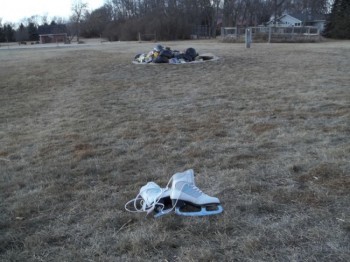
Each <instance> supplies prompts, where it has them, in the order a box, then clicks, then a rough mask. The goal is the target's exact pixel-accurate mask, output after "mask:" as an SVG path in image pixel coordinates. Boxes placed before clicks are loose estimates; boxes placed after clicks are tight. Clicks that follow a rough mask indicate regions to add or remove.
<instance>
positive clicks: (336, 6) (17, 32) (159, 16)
mask: <svg viewBox="0 0 350 262" xmlns="http://www.w3.org/2000/svg"><path fill="white" fill-rule="evenodd" d="M87 7H88V6H87V4H86V3H84V2H83V0H76V1H75V2H74V3H73V5H72V16H71V17H70V19H69V20H68V21H64V20H62V19H58V18H56V21H55V20H53V21H52V22H51V24H52V23H56V24H62V23H63V24H65V25H66V26H67V29H68V31H69V32H68V33H70V34H71V35H76V36H77V37H78V40H79V36H83V37H87V38H90V37H103V38H108V39H109V40H111V41H115V40H137V39H138V36H139V33H140V34H142V35H156V37H157V40H177V39H188V38H190V36H191V34H193V31H194V29H195V28H198V27H202V28H206V30H207V33H208V35H209V36H212V37H215V36H216V35H217V34H218V33H219V29H220V27H221V26H225V27H231V26H242V27H246V26H258V25H263V24H264V23H266V22H268V21H269V20H270V19H271V18H272V19H275V21H276V19H277V18H278V17H279V16H280V15H282V14H283V13H285V12H286V13H290V14H293V13H304V14H305V13H307V14H308V15H309V16H311V17H312V16H315V15H320V14H321V15H326V16H327V24H326V30H325V32H324V33H325V36H327V37H333V38H350V26H349V24H350V11H349V9H350V1H349V0H191V1H189V0H106V1H105V4H104V5H103V6H101V7H100V8H97V9H95V10H93V11H88V9H87ZM42 22H43V23H42V25H48V24H49V23H48V22H47V19H46V20H45V17H44V18H43V19H42ZM39 26H40V24H39V23H38V22H37V21H34V20H33V19H32V20H28V23H26V24H25V25H24V24H23V23H22V24H21V25H20V26H19V27H18V28H17V29H14V28H13V26H11V25H9V24H5V25H2V24H1V20H0V42H6V41H15V40H16V41H25V40H29V41H35V40H37V39H38V27H39Z"/></svg>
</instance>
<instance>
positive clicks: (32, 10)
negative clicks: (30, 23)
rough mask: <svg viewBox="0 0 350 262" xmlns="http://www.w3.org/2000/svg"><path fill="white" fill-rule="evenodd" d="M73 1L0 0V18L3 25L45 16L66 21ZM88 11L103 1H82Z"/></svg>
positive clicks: (100, 4)
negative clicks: (35, 16) (56, 17)
mask: <svg viewBox="0 0 350 262" xmlns="http://www.w3.org/2000/svg"><path fill="white" fill-rule="evenodd" d="M72 2H73V0H0V18H2V24H4V23H19V22H20V21H21V20H22V19H23V18H29V17H31V16H33V15H38V16H43V15H47V16H48V20H49V21H50V18H52V17H54V16H58V17H63V18H65V19H68V18H69V16H70V15H71V13H72V11H71V7H72ZM83 2H85V3H88V9H89V10H93V9H96V8H98V7H100V6H102V5H103V4H104V0H83Z"/></svg>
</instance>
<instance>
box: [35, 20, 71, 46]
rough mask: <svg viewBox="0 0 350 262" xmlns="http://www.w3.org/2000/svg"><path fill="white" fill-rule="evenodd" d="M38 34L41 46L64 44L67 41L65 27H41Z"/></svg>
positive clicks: (54, 25)
mask: <svg viewBox="0 0 350 262" xmlns="http://www.w3.org/2000/svg"><path fill="white" fill-rule="evenodd" d="M38 34H39V41H40V43H41V44H47V43H66V42H67V39H68V38H67V27H66V25H56V24H53V25H52V24H51V25H47V24H46V25H42V26H39V28H38Z"/></svg>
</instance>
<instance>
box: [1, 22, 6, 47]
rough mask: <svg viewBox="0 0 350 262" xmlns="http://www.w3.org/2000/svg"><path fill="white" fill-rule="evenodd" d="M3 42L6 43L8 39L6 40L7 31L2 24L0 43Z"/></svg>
mask: <svg viewBox="0 0 350 262" xmlns="http://www.w3.org/2000/svg"><path fill="white" fill-rule="evenodd" d="M1 42H6V38H5V31H4V28H3V27H2V25H1V24H0V43H1Z"/></svg>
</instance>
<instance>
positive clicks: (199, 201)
mask: <svg viewBox="0 0 350 262" xmlns="http://www.w3.org/2000/svg"><path fill="white" fill-rule="evenodd" d="M171 179H172V186H171V192H170V198H171V200H172V203H173V206H175V213H176V214H177V215H181V216H208V215H215V214H219V213H221V212H222V211H223V208H222V206H221V204H220V200H219V199H218V198H216V197H211V196H208V195H207V194H204V193H203V192H202V191H201V190H200V189H199V188H198V187H196V185H195V182H194V173H193V170H192V169H189V170H186V171H185V172H182V173H176V174H175V175H173V177H172V178H171Z"/></svg>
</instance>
